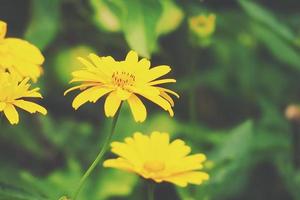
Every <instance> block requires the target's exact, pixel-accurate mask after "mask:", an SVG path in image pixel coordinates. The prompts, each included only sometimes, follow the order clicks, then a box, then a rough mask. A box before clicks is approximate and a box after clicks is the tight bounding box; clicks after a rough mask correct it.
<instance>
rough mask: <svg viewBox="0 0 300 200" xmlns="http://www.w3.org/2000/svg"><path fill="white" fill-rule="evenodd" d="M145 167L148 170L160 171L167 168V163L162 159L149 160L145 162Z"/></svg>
mask: <svg viewBox="0 0 300 200" xmlns="http://www.w3.org/2000/svg"><path fill="white" fill-rule="evenodd" d="M144 169H145V170H147V171H148V172H159V171H162V170H164V169H165V164H164V163H163V162H161V161H155V160H154V161H147V162H145V163H144Z"/></svg>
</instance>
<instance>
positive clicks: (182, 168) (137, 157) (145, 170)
mask: <svg viewBox="0 0 300 200" xmlns="http://www.w3.org/2000/svg"><path fill="white" fill-rule="evenodd" d="M111 146H112V152H113V153H115V154H117V155H118V156H119V157H118V158H116V159H108V160H106V161H105V162H104V163H103V165H104V167H112V168H117V169H120V170H124V171H128V172H132V173H136V174H139V175H140V176H142V177H144V178H145V179H152V180H154V181H155V182H157V183H160V182H163V181H165V182H170V183H174V184H176V185H178V186H181V187H185V186H187V185H188V184H189V183H190V184H197V185H200V184H201V183H202V182H203V181H206V180H208V179H209V175H208V174H207V173H205V172H203V171H200V170H201V169H202V168H203V164H204V161H205V160H206V156H205V155H204V154H194V155H188V154H189V153H190V152H191V148H190V147H189V146H187V145H186V144H185V143H184V141H182V140H180V139H177V140H174V141H173V142H171V143H170V141H169V134H167V133H160V132H152V133H151V135H150V136H148V135H143V134H142V133H139V132H137V133H135V134H134V135H133V137H128V138H126V139H125V142H124V143H121V142H113V143H112V144H111Z"/></svg>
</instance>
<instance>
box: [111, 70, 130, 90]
mask: <svg viewBox="0 0 300 200" xmlns="http://www.w3.org/2000/svg"><path fill="white" fill-rule="evenodd" d="M112 82H113V84H114V85H117V86H118V87H121V88H124V87H125V86H132V85H133V84H134V82H135V76H134V75H133V74H131V73H129V72H118V71H116V72H114V73H113V74H112Z"/></svg>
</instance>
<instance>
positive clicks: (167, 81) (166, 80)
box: [148, 78, 176, 85]
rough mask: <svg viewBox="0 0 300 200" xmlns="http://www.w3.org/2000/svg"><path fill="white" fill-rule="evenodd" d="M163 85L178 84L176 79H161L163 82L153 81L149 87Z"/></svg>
mask: <svg viewBox="0 0 300 200" xmlns="http://www.w3.org/2000/svg"><path fill="white" fill-rule="evenodd" d="M163 83H176V80H175V79H171V78H168V79H161V80H157V81H152V82H150V83H148V85H158V84H163Z"/></svg>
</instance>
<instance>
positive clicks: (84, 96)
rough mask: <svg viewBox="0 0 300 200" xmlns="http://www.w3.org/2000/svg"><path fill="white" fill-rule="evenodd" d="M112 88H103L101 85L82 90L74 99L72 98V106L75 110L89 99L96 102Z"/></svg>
mask: <svg viewBox="0 0 300 200" xmlns="http://www.w3.org/2000/svg"><path fill="white" fill-rule="evenodd" d="M111 91H112V89H109V88H103V87H92V88H88V89H86V90H84V91H83V92H81V93H79V94H78V95H77V96H76V97H75V99H74V100H73V103H72V106H73V108H75V110H77V109H78V108H79V107H80V106H81V105H82V104H84V103H86V102H88V101H90V102H96V101H97V100H98V99H99V98H101V97H102V96H104V95H105V94H107V93H109V92H111Z"/></svg>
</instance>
